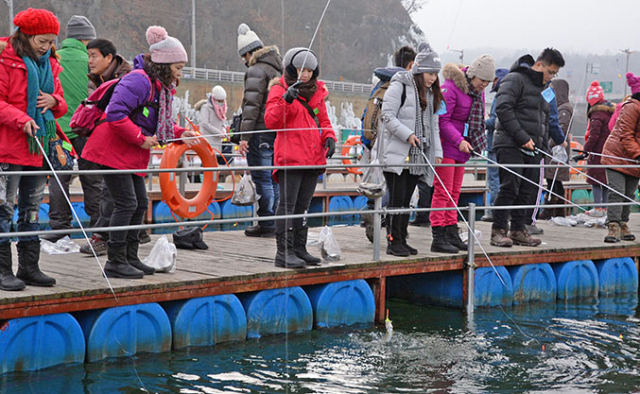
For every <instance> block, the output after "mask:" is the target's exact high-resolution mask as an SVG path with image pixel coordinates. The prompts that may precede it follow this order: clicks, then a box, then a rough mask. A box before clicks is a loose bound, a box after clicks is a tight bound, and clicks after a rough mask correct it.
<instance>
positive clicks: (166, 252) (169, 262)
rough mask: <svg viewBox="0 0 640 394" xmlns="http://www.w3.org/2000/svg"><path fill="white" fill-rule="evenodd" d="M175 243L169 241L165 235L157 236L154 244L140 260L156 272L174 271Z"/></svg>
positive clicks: (176, 252)
mask: <svg viewBox="0 0 640 394" xmlns="http://www.w3.org/2000/svg"><path fill="white" fill-rule="evenodd" d="M177 257H178V251H177V249H176V245H174V244H172V243H171V242H169V240H168V239H167V236H166V235H163V236H162V237H160V238H158V240H157V241H156V244H155V245H153V249H151V252H150V253H149V255H148V256H147V257H145V258H144V260H142V262H143V263H144V264H145V265H148V266H149V267H151V268H154V269H155V270H156V272H168V273H174V272H176V258H177Z"/></svg>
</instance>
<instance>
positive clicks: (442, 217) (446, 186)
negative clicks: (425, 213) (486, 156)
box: [429, 157, 464, 227]
mask: <svg viewBox="0 0 640 394" xmlns="http://www.w3.org/2000/svg"><path fill="white" fill-rule="evenodd" d="M442 164H462V163H460V162H456V161H455V160H453V159H449V158H447V157H445V158H443V159H442ZM436 173H437V174H438V176H436V177H435V179H434V181H433V199H432V200H431V208H453V207H457V206H458V199H459V198H460V188H462V178H463V177H464V167H436ZM438 177H439V178H440V179H441V180H442V183H441V182H440V180H438ZM447 191H448V192H449V194H451V197H452V198H453V201H451V198H449V195H448V194H447ZM429 219H430V220H431V226H433V227H440V226H450V225H452V224H457V223H458V211H456V210H453V211H432V212H431V215H430V216H429Z"/></svg>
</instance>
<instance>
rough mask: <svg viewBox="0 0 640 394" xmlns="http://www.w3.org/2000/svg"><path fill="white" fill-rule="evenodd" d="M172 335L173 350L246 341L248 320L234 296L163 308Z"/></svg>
mask: <svg viewBox="0 0 640 394" xmlns="http://www.w3.org/2000/svg"><path fill="white" fill-rule="evenodd" d="M162 307H163V308H164V309H165V311H166V312H167V315H168V317H169V321H170V322H171V329H172V332H173V348H174V349H180V348H183V347H187V346H213V345H215V344H216V343H221V342H229V341H239V340H244V339H246V338H247V316H246V314H245V313H244V309H243V307H242V303H240V300H239V299H238V297H236V296H235V295H233V294H225V295H218V296H212V297H201V298H192V299H190V300H180V301H170V302H165V303H163V304H162Z"/></svg>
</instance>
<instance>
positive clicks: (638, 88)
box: [627, 72, 640, 94]
mask: <svg viewBox="0 0 640 394" xmlns="http://www.w3.org/2000/svg"><path fill="white" fill-rule="evenodd" d="M627 85H629V87H630V88H631V94H636V93H638V92H640V77H636V76H635V75H633V73H632V72H628V73H627Z"/></svg>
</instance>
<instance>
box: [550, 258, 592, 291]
mask: <svg viewBox="0 0 640 394" xmlns="http://www.w3.org/2000/svg"><path fill="white" fill-rule="evenodd" d="M553 272H554V273H555V274H556V281H557V288H558V298H559V299H561V300H569V299H576V298H597V297H598V288H599V282H598V271H597V270H596V266H595V265H594V264H593V261H591V260H574V261H567V262H566V263H558V264H554V265H553Z"/></svg>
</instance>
